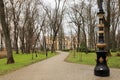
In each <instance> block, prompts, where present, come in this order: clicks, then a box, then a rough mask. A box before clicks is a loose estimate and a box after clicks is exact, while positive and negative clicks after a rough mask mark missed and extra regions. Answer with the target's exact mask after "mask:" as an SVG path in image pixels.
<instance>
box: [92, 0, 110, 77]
mask: <svg viewBox="0 0 120 80" xmlns="http://www.w3.org/2000/svg"><path fill="white" fill-rule="evenodd" d="M98 2H99V4H98V7H99V12H98V13H97V15H98V17H99V24H98V26H97V27H98V28H99V31H98V34H99V36H98V43H97V45H96V46H97V48H98V50H97V51H96V55H97V60H96V66H95V69H94V74H95V75H96V76H109V75H110V70H109V68H108V66H107V59H106V54H107V52H106V51H105V47H106V43H105V40H104V22H103V18H104V11H103V8H102V2H103V0H98Z"/></svg>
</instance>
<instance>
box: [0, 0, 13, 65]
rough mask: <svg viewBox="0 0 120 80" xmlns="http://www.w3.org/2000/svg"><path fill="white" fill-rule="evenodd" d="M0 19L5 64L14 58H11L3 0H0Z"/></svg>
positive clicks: (11, 61)
mask: <svg viewBox="0 0 120 80" xmlns="http://www.w3.org/2000/svg"><path fill="white" fill-rule="evenodd" d="M0 19H1V24H2V30H3V33H4V35H5V46H6V49H7V64H11V63H14V59H13V55H12V47H11V40H10V33H9V29H8V25H7V24H6V21H5V12H4V2H3V0H0Z"/></svg>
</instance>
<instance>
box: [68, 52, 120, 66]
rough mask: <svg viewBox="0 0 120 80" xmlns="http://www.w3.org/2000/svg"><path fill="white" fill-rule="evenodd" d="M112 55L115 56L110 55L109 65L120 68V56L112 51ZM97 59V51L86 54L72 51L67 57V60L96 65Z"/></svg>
mask: <svg viewBox="0 0 120 80" xmlns="http://www.w3.org/2000/svg"><path fill="white" fill-rule="evenodd" d="M74 54H75V56H74ZM112 55H113V56H111V57H108V66H109V67H112V68H120V57H118V56H116V53H112ZM95 59H96V54H95V53H88V54H85V53H84V52H79V53H77V52H75V53H74V52H70V55H69V56H68V57H67V58H66V61H67V62H72V63H78V64H87V65H95V64H96V61H95Z"/></svg>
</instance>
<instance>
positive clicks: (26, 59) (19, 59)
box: [0, 53, 56, 75]
mask: <svg viewBox="0 0 120 80" xmlns="http://www.w3.org/2000/svg"><path fill="white" fill-rule="evenodd" d="M54 55H56V54H55V53H48V57H46V55H45V54H42V53H39V54H38V57H36V56H35V54H33V59H32V54H14V60H15V63H14V64H6V62H7V61H6V60H7V59H6V58H4V59H0V75H3V74H6V73H8V72H10V71H14V70H17V69H19V68H22V67H24V66H27V65H30V64H33V63H35V62H38V61H41V60H44V59H47V58H49V57H52V56H54Z"/></svg>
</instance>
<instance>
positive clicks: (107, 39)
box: [105, 0, 111, 55]
mask: <svg viewBox="0 0 120 80" xmlns="http://www.w3.org/2000/svg"><path fill="white" fill-rule="evenodd" d="M105 42H106V43H107V47H106V51H107V55H111V53H110V0H108V1H107V21H105Z"/></svg>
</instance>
